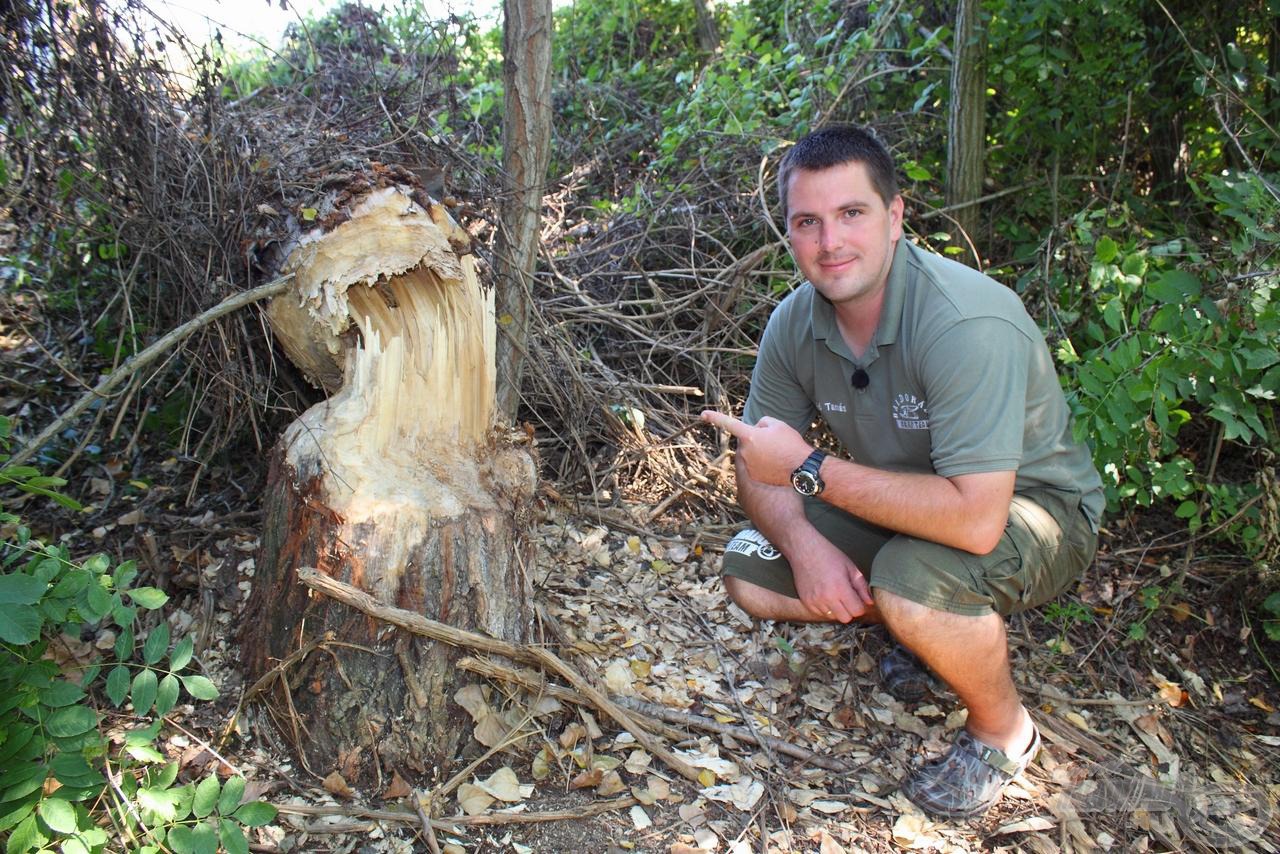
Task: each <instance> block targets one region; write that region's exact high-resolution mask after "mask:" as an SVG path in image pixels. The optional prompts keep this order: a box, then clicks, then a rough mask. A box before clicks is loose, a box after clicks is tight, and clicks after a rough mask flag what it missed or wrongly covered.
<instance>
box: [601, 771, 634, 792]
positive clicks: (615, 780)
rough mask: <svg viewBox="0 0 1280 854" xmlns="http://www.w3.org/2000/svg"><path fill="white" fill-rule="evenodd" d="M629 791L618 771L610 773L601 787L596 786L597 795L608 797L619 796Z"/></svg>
mask: <svg viewBox="0 0 1280 854" xmlns="http://www.w3.org/2000/svg"><path fill="white" fill-rule="evenodd" d="M626 790H627V786H626V784H625V783H623V782H622V775H621V774H619V773H618V772H617V771H608V772H606V773H605V775H604V777H603V779H601V780H600V785H598V786H596V794H597V795H602V796H604V797H608V796H610V795H619V794H621V793H623V792H625V791H626Z"/></svg>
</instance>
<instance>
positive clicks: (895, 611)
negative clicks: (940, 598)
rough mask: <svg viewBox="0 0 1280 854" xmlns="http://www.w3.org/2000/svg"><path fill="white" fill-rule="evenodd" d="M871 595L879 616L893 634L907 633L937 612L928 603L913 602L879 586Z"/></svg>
mask: <svg viewBox="0 0 1280 854" xmlns="http://www.w3.org/2000/svg"><path fill="white" fill-rule="evenodd" d="M873 595H874V596H875V598H876V605H877V606H878V607H879V609H880V616H881V617H882V618H883V619H884V622H885V624H886V625H888V626H889V628H890V630H891V631H893V632H894V634H898V633H899V632H903V633H909V632H910V631H911V630H912V629H913V628H914V627H916V626H919V625H921V624H923V623H926V622H927V621H929V620H930V619H931V618H932V617H934V616H936V615H937V614H938V612H937V611H936V610H934V609H933V608H930V607H929V606H928V605H921V604H920V603H919V602H913V601H911V600H910V599H907V598H906V597H905V596H899V595H898V594H897V593H890V592H889V591H888V590H882V589H881V588H879V587H877V588H875V592H874V594H873Z"/></svg>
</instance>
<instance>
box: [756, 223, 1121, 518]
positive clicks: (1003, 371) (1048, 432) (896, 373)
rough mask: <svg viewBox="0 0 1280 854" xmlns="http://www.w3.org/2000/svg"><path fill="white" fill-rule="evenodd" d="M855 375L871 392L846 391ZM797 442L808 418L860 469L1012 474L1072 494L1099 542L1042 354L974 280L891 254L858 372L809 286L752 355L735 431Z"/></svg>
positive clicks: (1039, 344) (1077, 450)
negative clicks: (781, 431) (773, 429)
mask: <svg viewBox="0 0 1280 854" xmlns="http://www.w3.org/2000/svg"><path fill="white" fill-rule="evenodd" d="M858 369H862V370H863V371H865V372H866V374H867V378H868V380H869V382H868V383H867V385H866V387H865V388H862V389H857V388H854V386H853V376H854V373H855V372H856V371H857V370H858ZM765 415H771V416H773V417H774V418H778V419H780V420H782V421H785V422H786V423H788V424H790V425H791V426H792V427H794V428H796V429H797V430H800V431H802V432H803V431H804V430H806V429H807V428H808V427H809V425H810V424H811V423H812V422H813V420H814V417H815V416H821V417H822V419H823V420H824V421H825V422H826V423H827V425H828V426H829V427H830V428H831V431H832V432H833V433H835V435H836V436H837V437H839V439H840V441H841V442H842V443H843V444H844V447H845V449H846V450H847V451H848V452H849V455H850V458H851V459H853V460H854V461H855V462H858V463H862V464H864V465H868V466H873V467H875V468H879V469H885V470H888V471H902V472H921V473H935V474H939V475H942V476H943V477H953V476H955V475H961V474H973V473H977V472H990V471H1016V472H1017V478H1016V480H1015V484H1014V490H1015V491H1016V492H1022V491H1025V490H1028V489H1033V488H1044V487H1048V488H1051V489H1061V490H1069V491H1075V492H1078V493H1079V494H1080V495H1081V496H1082V500H1081V507H1082V508H1083V510H1084V512H1085V515H1086V516H1087V517H1088V518H1089V521H1090V524H1091V525H1092V526H1093V528H1094V530H1096V529H1097V525H1098V521H1099V520H1100V519H1101V517H1102V511H1103V509H1104V507H1105V499H1104V497H1103V493H1102V482H1101V480H1100V479H1099V477H1098V473H1097V470H1096V469H1095V468H1094V465H1093V460H1092V459H1091V457H1090V455H1089V451H1088V449H1087V448H1086V447H1085V446H1083V445H1081V444H1079V443H1077V442H1075V441H1074V440H1073V439H1072V436H1071V423H1070V411H1069V409H1068V408H1067V402H1066V399H1065V397H1064V396H1063V393H1062V388H1061V386H1060V385H1059V383H1058V377H1057V373H1056V371H1055V369H1054V365H1053V360H1052V358H1051V357H1050V355H1049V349H1048V347H1047V346H1046V344H1045V341H1044V336H1043V335H1041V333H1040V330H1039V328H1038V327H1037V326H1036V324H1035V322H1034V321H1033V320H1032V319H1031V317H1030V316H1029V315H1028V314H1027V311H1026V309H1025V308H1024V307H1023V305H1022V302H1021V300H1019V299H1018V297H1017V295H1016V294H1015V293H1014V292H1013V291H1011V290H1009V289H1008V288H1006V287H1004V286H1003V285H1001V284H999V283H998V282H996V281H994V280H992V279H990V278H988V277H987V276H985V275H983V274H982V273H979V272H978V271H977V270H974V269H972V268H970V267H966V266H964V265H963V264H958V263H956V262H954V261H951V260H948V259H946V258H943V257H941V256H939V255H935V254H933V253H931V252H926V251H924V250H922V249H919V248H918V247H916V246H914V245H912V244H911V243H909V242H908V241H907V240H906V239H902V240H899V241H898V245H897V247H896V249H895V251H894V256H893V264H892V266H891V268H890V271H889V280H888V285H887V289H886V292H885V299H884V303H883V306H882V308H881V315H880V323H879V325H878V326H877V328H876V334H875V338H874V339H873V341H872V342H871V344H870V346H868V347H867V350H866V352H865V353H863V354H862V357H861V358H860V359H854V357H853V354H852V353H851V351H850V350H849V346H848V344H847V343H846V342H845V340H844V337H843V336H842V335H841V334H840V330H839V328H838V327H837V325H836V319H835V313H834V309H833V307H832V305H831V303H830V302H828V301H827V300H826V298H825V297H823V296H821V295H820V294H818V292H817V291H815V290H814V288H813V286H812V285H810V284H809V283H808V282H806V283H804V284H803V285H801V286H800V287H799V288H798V289H797V290H796V291H794V292H793V293H791V294H790V295H788V296H787V298H786V299H784V300H783V301H782V302H781V303H780V304H779V305H778V307H777V308H776V309H774V312H773V314H772V315H771V316H770V318H769V323H768V325H767V326H766V328H765V332H764V336H763V337H762V338H761V341H760V349H759V353H758V355H757V357H756V366H755V370H754V372H753V373H752V377H751V391H750V394H749V395H748V397H747V403H746V407H745V409H744V411H743V416H742V417H743V420H744V421H746V422H747V423H748V424H754V423H755V422H756V421H758V420H759V419H760V418H762V417H764V416H765Z"/></svg>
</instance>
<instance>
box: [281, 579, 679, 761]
mask: <svg viewBox="0 0 1280 854" xmlns="http://www.w3.org/2000/svg"><path fill="white" fill-rule="evenodd" d="M298 580H299V581H301V582H302V583H303V584H305V585H306V586H307V587H309V588H311V589H312V590H316V591H319V592H321V593H323V594H325V595H326V596H329V597H330V598H332V599H334V600H336V601H338V602H342V603H343V604H346V605H349V606H351V607H353V608H356V609H357V610H359V611H362V612H364V613H365V614H368V615H369V616H371V617H374V618H376V619H379V620H382V621H384V622H388V623H391V624H392V625H395V626H399V627H400V628H402V629H404V630H406V631H409V632H413V633H414V634H417V635H422V636H423V637H428V638H431V639H432V640H437V641H440V642H442V643H447V644H450V645H452V646H464V647H470V648H472V649H478V650H480V651H482V652H486V653H489V654H490V655H500V656H504V657H506V658H511V659H516V660H519V661H524V662H527V663H531V664H537V665H539V666H540V667H543V668H545V669H547V670H550V671H552V672H553V673H555V674H557V675H558V676H560V677H561V678H563V679H565V680H566V681H568V682H569V684H571V685H572V686H573V687H574V688H575V689H577V690H578V691H580V692H581V693H582V694H583V695H584V696H586V697H587V699H589V700H590V701H591V704H592V705H593V706H595V708H596V709H598V710H599V711H600V712H601V713H603V714H605V715H608V716H609V717H610V718H612V719H613V720H614V721H615V722H616V723H617V724H618V725H619V726H621V727H622V728H623V729H625V730H627V731H628V732H630V733H631V734H632V735H633V736H635V739H636V741H637V742H638V743H639V744H640V746H642V747H644V748H645V749H646V750H648V751H649V752H650V753H652V754H653V755H654V756H657V757H658V758H659V759H661V760H662V761H663V762H665V763H666V764H667V765H668V766H669V767H670V768H671V769H672V770H674V771H676V772H677V773H679V774H680V775H681V776H682V777H684V778H685V779H687V780H691V781H693V782H697V781H698V771H697V769H695V768H694V767H693V766H691V765H690V764H689V763H687V762H685V761H684V760H683V759H681V758H680V757H678V756H676V755H675V754H674V753H672V752H671V751H670V750H668V749H667V748H666V747H665V746H664V745H662V744H661V743H660V742H658V740H657V739H655V738H654V737H653V736H652V735H651V734H650V733H649V732H648V731H647V730H646V729H644V727H642V726H641V725H640V724H639V722H637V721H636V719H635V718H634V717H632V716H631V715H630V714H628V713H627V712H626V711H625V710H624V709H622V708H621V707H619V706H618V704H616V703H614V702H613V701H612V700H610V699H609V698H608V697H607V696H605V695H604V694H603V693H601V692H600V691H598V690H596V688H595V687H593V686H592V685H591V684H590V683H588V682H587V680H586V679H585V678H583V676H582V675H581V674H580V673H578V672H577V671H576V670H575V669H574V668H573V667H571V666H569V665H568V664H566V663H565V662H564V661H562V660H561V659H560V658H558V657H557V656H555V655H554V654H552V653H550V652H548V651H547V650H545V649H539V648H538V647H530V646H522V645H518V644H512V643H507V642H506V641H501V640H497V639H495V638H490V637H485V636H484V635H479V634H475V633H474V632H466V631H462V630H461V629H455V628H453V627H452V626H448V625H445V624H444V623H439V622H436V621H435V620H431V619H428V618H426V617H424V616H422V615H421V614H416V613H414V612H412V611H406V610H404V609H402V608H395V607H392V606H390V605H384V604H382V603H380V602H378V601H377V600H376V599H374V598H373V597H372V596H370V595H369V594H368V593H365V592H364V591H362V590H358V589H356V588H355V587H352V586H351V585H349V584H344V583H343V582H341V581H338V580H337V579H334V578H330V577H329V576H327V575H324V574H323V573H320V572H317V571H316V570H314V569H311V568H309V567H302V568H300V569H299V570H298Z"/></svg>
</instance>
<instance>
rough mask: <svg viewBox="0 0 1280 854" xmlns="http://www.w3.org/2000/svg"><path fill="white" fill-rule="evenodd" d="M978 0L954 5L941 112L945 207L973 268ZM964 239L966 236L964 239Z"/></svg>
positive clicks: (982, 62) (978, 190)
mask: <svg viewBox="0 0 1280 854" xmlns="http://www.w3.org/2000/svg"><path fill="white" fill-rule="evenodd" d="M980 6H981V4H980V2H979V0H960V2H959V3H957V4H956V23H955V45H954V46H953V48H952V51H953V58H952V61H951V103H950V108H949V110H948V113H947V191H946V202H947V206H948V207H955V206H957V205H959V206H961V207H958V208H957V209H956V212H955V220H956V225H957V226H958V227H959V229H960V230H961V231H962V232H963V236H961V240H960V242H961V244H962V245H963V246H964V247H965V258H966V259H967V263H969V264H971V265H973V266H978V264H979V259H978V258H977V257H976V256H975V255H974V252H973V247H971V246H970V245H969V243H970V241H972V243H973V245H974V247H978V248H980V247H981V243H980V241H979V238H978V228H979V223H980V222H981V218H980V214H981V208H980V206H979V205H978V203H977V201H976V200H977V199H979V198H981V197H982V181H983V177H984V161H985V159H986V133H987V122H986V109H987V108H986V104H987V69H986V45H987V33H986V28H985V26H984V25H983V22H982V10H981V8H980ZM966 237H967V239H965V238H966Z"/></svg>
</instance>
